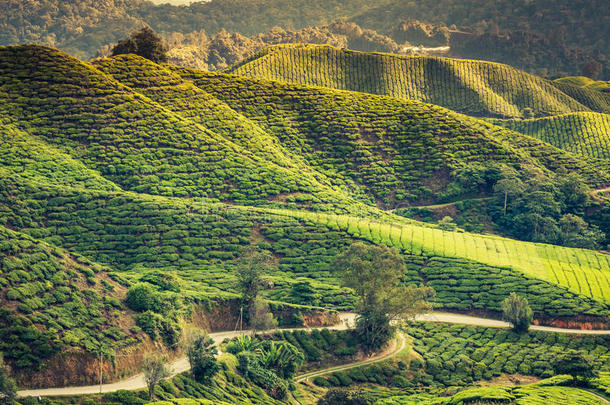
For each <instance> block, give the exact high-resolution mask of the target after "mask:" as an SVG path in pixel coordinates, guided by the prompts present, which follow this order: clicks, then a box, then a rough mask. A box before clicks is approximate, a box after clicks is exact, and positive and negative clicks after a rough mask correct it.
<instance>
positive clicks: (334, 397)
mask: <svg viewBox="0 0 610 405" xmlns="http://www.w3.org/2000/svg"><path fill="white" fill-rule="evenodd" d="M371 403H372V402H371V401H369V400H368V399H366V398H365V397H364V396H363V395H362V394H360V393H358V392H350V391H347V390H342V389H336V388H333V389H330V390H328V391H327V392H326V394H324V396H323V397H322V398H320V399H319V400H318V402H317V404H318V405H369V404H371Z"/></svg>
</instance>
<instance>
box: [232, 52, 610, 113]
mask: <svg viewBox="0 0 610 405" xmlns="http://www.w3.org/2000/svg"><path fill="white" fill-rule="evenodd" d="M228 71H229V72H230V73H233V74H236V75H241V76H250V77H255V78H264V79H271V80H281V81H285V82H290V83H298V84H306V85H312V86H322V87H330V88H335V89H340V90H351V91H359V92H364V93H371V94H380V95H388V96H393V97H398V98H408V99H413V100H419V101H424V102H428V103H432V104H436V105H440V106H443V107H447V108H449V109H452V110H454V111H458V112H461V113H464V114H468V115H473V116H492V117H522V116H523V114H524V111H525V109H526V108H527V109H531V110H532V111H533V113H534V114H535V115H536V116H547V115H556V114H565V113H571V112H579V111H599V112H608V111H610V110H608V109H607V105H606V106H604V107H601V106H600V105H597V104H594V103H588V102H587V101H588V100H586V99H585V98H584V97H582V98H581V99H579V100H576V99H574V98H573V97H571V96H569V95H568V94H566V93H564V92H562V91H560V90H559V89H558V88H557V87H556V86H555V85H553V83H552V82H550V81H547V80H544V79H541V78H539V77H537V76H532V75H529V74H527V73H524V72H521V71H519V70H516V69H514V68H512V67H510V66H507V65H502V64H498V63H492V62H482V61H471V60H462V59H447V58H436V57H408V56H400V55H391V54H377V53H362V52H355V51H349V50H341V49H336V48H333V47H330V46H326V45H277V46H274V47H269V48H266V49H265V50H263V51H261V52H259V53H258V54H256V55H254V56H253V57H251V58H249V59H246V60H245V61H243V62H241V63H238V64H237V65H235V66H234V67H232V68H230V69H229V70H228ZM517 83H518V84H517ZM579 90H580V92H585V93H587V91H586V90H585V89H579ZM590 91H592V90H590ZM595 93H598V94H597V97H601V98H602V99H603V100H607V97H608V96H606V95H604V94H603V93H599V92H595ZM606 103H607V101H606Z"/></svg>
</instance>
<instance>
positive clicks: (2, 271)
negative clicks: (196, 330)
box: [0, 172, 142, 386]
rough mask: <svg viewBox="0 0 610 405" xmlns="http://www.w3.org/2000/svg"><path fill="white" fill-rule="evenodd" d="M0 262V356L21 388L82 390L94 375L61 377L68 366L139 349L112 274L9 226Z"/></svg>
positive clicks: (0, 231) (1, 239)
mask: <svg viewBox="0 0 610 405" xmlns="http://www.w3.org/2000/svg"><path fill="white" fill-rule="evenodd" d="M3 173H4V172H3ZM0 257H2V260H1V261H0V303H1V304H2V309H0V351H2V352H3V353H4V356H5V358H6V359H7V360H9V361H11V362H13V364H14V365H15V367H16V371H17V372H18V376H19V378H20V379H21V381H23V382H25V383H27V384H28V385H30V386H35V385H42V386H45V385H48V384H49V382H51V381H52V382H54V383H68V384H83V383H86V382H88V381H91V379H93V378H95V375H96V373H95V371H94V370H86V371H83V373H81V374H69V373H61V370H64V369H65V368H66V362H70V363H79V362H84V361H89V360H90V359H91V358H92V357H95V354H96V353H97V351H99V348H100V345H104V346H105V347H106V350H117V351H120V350H122V349H123V348H127V347H129V346H133V345H135V344H138V343H140V340H141V338H142V336H141V334H137V333H133V332H132V331H130V330H129V327H130V326H131V325H133V320H132V319H131V317H130V316H129V315H128V314H127V313H126V311H125V308H124V306H123V303H122V301H121V300H122V299H123V298H124V294H125V287H124V286H121V285H120V284H118V283H117V282H115V281H113V280H112V279H111V278H110V277H109V274H108V270H109V269H108V268H106V267H102V266H100V265H98V264H94V263H92V262H91V261H90V260H88V259H87V258H85V257H83V256H80V255H74V254H72V253H68V252H67V251H65V250H64V249H62V248H60V247H58V246H57V245H52V244H47V243H44V242H41V241H39V240H36V239H33V238H32V237H31V236H29V235H26V234H24V233H20V232H14V231H11V230H9V229H7V228H5V227H4V226H0ZM130 324H131V325H130ZM83 356H85V358H83ZM58 372H59V373H60V374H63V376H64V378H65V379H64V380H63V381H61V380H58V378H57V375H56V374H57V373H58Z"/></svg>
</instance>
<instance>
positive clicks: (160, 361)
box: [142, 356, 171, 399]
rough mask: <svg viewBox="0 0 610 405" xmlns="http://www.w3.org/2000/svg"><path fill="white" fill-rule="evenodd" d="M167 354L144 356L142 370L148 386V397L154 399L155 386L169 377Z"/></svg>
mask: <svg viewBox="0 0 610 405" xmlns="http://www.w3.org/2000/svg"><path fill="white" fill-rule="evenodd" d="M167 362H168V359H167V356H148V357H145V358H144V363H143V365H142V371H143V373H144V381H146V386H147V387H148V398H150V399H154V392H155V387H156V386H157V384H159V383H160V382H161V381H162V380H164V379H165V378H167V377H169V376H170V374H171V370H170V369H169V368H168V366H167Z"/></svg>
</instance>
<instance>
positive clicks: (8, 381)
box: [0, 352, 17, 404]
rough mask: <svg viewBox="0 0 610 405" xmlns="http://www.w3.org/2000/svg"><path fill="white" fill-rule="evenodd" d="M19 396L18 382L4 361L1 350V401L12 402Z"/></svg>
mask: <svg viewBox="0 0 610 405" xmlns="http://www.w3.org/2000/svg"><path fill="white" fill-rule="evenodd" d="M16 397H17V384H15V380H13V379H12V378H11V370H10V368H9V366H8V365H7V364H5V363H4V357H3V356H2V353H1V352H0V402H2V403H8V404H10V403H12V402H13V401H14V400H15V398H16Z"/></svg>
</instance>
